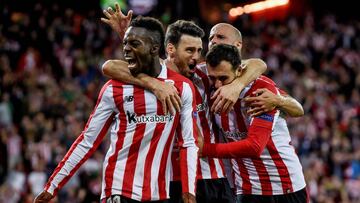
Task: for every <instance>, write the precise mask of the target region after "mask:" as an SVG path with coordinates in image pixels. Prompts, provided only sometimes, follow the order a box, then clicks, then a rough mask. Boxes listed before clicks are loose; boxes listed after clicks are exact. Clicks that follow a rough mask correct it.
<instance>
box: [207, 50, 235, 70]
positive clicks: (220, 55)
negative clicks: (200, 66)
mask: <svg viewBox="0 0 360 203" xmlns="http://www.w3.org/2000/svg"><path fill="white" fill-rule="evenodd" d="M221 61H227V62H229V63H230V64H231V65H232V69H233V70H236V69H237V68H238V67H239V66H240V65H241V57H240V54H239V50H238V49H237V48H236V47H235V46H233V45H228V44H217V45H215V46H213V47H212V48H211V49H210V51H209V52H208V53H207V54H206V63H208V64H209V65H210V66H211V67H216V66H218V65H219V64H220V63H221Z"/></svg>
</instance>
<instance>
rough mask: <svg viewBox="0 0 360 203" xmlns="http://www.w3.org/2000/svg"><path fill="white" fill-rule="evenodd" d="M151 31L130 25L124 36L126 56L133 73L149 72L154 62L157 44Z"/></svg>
mask: <svg viewBox="0 0 360 203" xmlns="http://www.w3.org/2000/svg"><path fill="white" fill-rule="evenodd" d="M151 34H152V33H151V32H150V31H148V30H146V29H145V28H142V27H129V28H128V29H127V31H126V33H125V36H124V42H123V44H124V56H125V60H126V61H127V62H128V63H129V65H128V67H129V69H130V72H131V73H132V74H133V75H137V74H139V73H147V72H148V70H149V68H151V67H152V64H153V54H154V53H155V50H154V49H155V47H154V46H155V45H154V43H153V40H152V39H151V37H149V36H151Z"/></svg>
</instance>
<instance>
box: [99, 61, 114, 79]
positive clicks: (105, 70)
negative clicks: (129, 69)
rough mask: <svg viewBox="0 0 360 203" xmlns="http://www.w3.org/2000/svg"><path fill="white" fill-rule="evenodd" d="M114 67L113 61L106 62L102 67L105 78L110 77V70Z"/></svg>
mask: <svg viewBox="0 0 360 203" xmlns="http://www.w3.org/2000/svg"><path fill="white" fill-rule="evenodd" d="M112 65H113V61H112V60H107V61H105V63H104V64H103V65H102V67H101V70H102V74H103V75H105V76H108V75H109V72H110V68H111V66H112Z"/></svg>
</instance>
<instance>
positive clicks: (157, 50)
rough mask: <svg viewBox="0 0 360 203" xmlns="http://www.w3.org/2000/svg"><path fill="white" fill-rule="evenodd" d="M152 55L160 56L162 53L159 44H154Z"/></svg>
mask: <svg viewBox="0 0 360 203" xmlns="http://www.w3.org/2000/svg"><path fill="white" fill-rule="evenodd" d="M150 53H151V54H152V55H154V54H159V53H160V45H159V44H153V45H152V46H151V50H150Z"/></svg>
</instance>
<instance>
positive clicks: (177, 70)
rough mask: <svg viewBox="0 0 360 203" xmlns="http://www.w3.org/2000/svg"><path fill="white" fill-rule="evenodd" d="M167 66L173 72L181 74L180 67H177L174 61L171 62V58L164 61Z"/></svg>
mask: <svg viewBox="0 0 360 203" xmlns="http://www.w3.org/2000/svg"><path fill="white" fill-rule="evenodd" d="M164 63H165V65H166V67H167V68H170V69H171V70H173V71H175V72H177V73H180V71H179V69H178V67H177V66H176V65H175V63H174V62H173V60H171V58H170V57H167V58H166V59H165V61H164Z"/></svg>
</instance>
